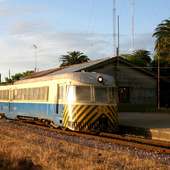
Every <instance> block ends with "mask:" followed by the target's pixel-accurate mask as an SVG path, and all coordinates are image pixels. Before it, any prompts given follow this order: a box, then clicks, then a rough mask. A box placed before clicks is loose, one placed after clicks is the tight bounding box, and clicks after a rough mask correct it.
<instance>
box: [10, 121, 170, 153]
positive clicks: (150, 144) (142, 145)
mask: <svg viewBox="0 0 170 170" xmlns="http://www.w3.org/2000/svg"><path fill="white" fill-rule="evenodd" d="M9 122H10V123H14V124H16V125H19V126H22V127H23V126H24V127H25V126H27V127H29V128H32V130H33V129H42V130H44V131H46V132H52V133H53V132H54V133H57V134H61V135H66V136H69V137H81V138H87V139H94V140H98V141H101V142H107V143H114V144H117V145H122V146H125V147H129V148H133V149H140V150H144V151H146V152H154V153H158V154H169V155H170V143H169V142H164V141H158V140H151V139H145V138H141V137H136V136H132V135H128V134H111V133H85V132H75V131H70V130H63V129H60V128H54V127H53V128H49V127H47V126H44V125H43V124H41V123H38V124H35V123H33V122H30V121H23V120H22V121H18V120H15V121H13V120H9Z"/></svg>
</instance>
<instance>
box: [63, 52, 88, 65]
mask: <svg viewBox="0 0 170 170" xmlns="http://www.w3.org/2000/svg"><path fill="white" fill-rule="evenodd" d="M60 60H61V62H62V64H61V65H60V67H64V66H70V65H73V64H80V63H84V62H88V61H89V60H90V59H89V58H88V57H87V56H86V55H84V53H82V52H80V51H72V52H67V54H66V55H62V56H61V58H60Z"/></svg>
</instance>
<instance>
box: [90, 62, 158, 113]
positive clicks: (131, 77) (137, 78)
mask: <svg viewBox="0 0 170 170" xmlns="http://www.w3.org/2000/svg"><path fill="white" fill-rule="evenodd" d="M90 71H95V72H99V73H104V74H108V75H112V76H114V77H115V79H116V83H117V87H118V92H119V104H118V108H119V110H120V111H155V109H156V98H157V96H156V87H157V82H156V80H155V79H154V78H152V77H151V76H148V75H146V74H145V73H143V72H141V71H137V70H136V69H133V68H130V67H129V66H127V65H125V64H122V63H119V66H118V67H116V66H113V64H108V65H106V66H103V67H99V68H95V69H93V70H90ZM123 89H125V91H128V95H127V96H128V97H127V98H128V99H127V100H126V101H121V99H120V98H121V97H120V94H122V93H121V90H123Z"/></svg>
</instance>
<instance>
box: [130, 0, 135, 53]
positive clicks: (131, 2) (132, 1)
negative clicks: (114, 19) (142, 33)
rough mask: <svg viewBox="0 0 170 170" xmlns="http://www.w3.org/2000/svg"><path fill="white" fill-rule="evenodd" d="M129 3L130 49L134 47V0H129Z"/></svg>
mask: <svg viewBox="0 0 170 170" xmlns="http://www.w3.org/2000/svg"><path fill="white" fill-rule="evenodd" d="M130 5H131V24H132V25H131V29H132V30H131V50H132V51H133V50H134V48H135V0H130Z"/></svg>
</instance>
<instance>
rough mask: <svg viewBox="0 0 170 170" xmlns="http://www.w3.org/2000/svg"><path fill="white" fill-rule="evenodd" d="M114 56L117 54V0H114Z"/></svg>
mask: <svg viewBox="0 0 170 170" xmlns="http://www.w3.org/2000/svg"><path fill="white" fill-rule="evenodd" d="M113 56H116V0H113Z"/></svg>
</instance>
